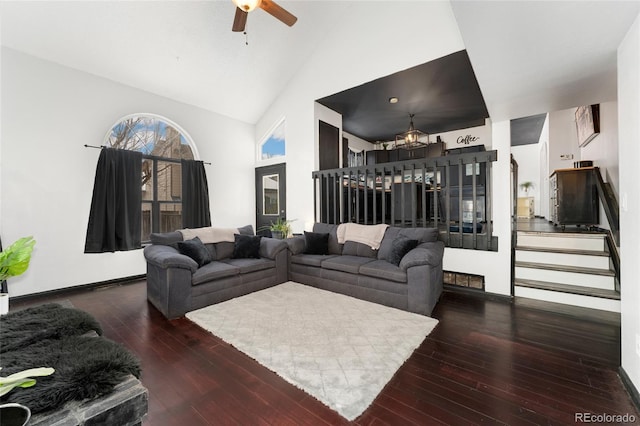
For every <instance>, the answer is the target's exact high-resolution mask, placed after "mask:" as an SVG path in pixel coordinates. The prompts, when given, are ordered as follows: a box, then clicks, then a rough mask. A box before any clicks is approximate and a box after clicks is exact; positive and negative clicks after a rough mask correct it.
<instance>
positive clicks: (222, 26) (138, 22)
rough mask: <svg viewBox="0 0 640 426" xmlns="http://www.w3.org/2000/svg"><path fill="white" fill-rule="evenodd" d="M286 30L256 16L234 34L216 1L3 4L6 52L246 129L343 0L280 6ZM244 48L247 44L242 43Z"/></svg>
mask: <svg viewBox="0 0 640 426" xmlns="http://www.w3.org/2000/svg"><path fill="white" fill-rule="evenodd" d="M278 4H280V5H281V6H283V7H285V8H287V9H288V10H289V11H290V12H291V13H293V14H295V15H296V16H297V17H298V19H299V21H298V23H297V24H296V25H294V26H293V27H291V28H290V27H287V26H286V25H284V24H282V23H281V22H280V21H278V20H276V19H275V18H273V17H272V16H271V15H268V14H267V13H266V12H264V11H262V10H260V9H256V10H255V11H253V12H251V13H250V15H249V17H248V22H247V27H246V30H247V35H246V36H245V35H244V34H242V33H233V32H231V26H232V23H233V18H234V14H235V5H234V4H233V3H232V2H231V0H219V1H185V0H182V1H138V2H130V1H68V2H58V1H35V2H26V1H15V2H12V1H2V2H0V14H1V17H2V28H1V31H2V39H1V41H2V45H4V46H7V47H10V48H13V49H16V50H20V51H23V52H25V53H28V54H31V55H33V56H37V57H40V58H43V59H47V60H50V61H53V62H56V63H59V64H62V65H65V66H69V67H72V68H75V69H79V70H82V71H85V72H88V73H91V74H95V75H98V76H101V77H105V78H108V79H111V80H114V81H117V82H120V83H124V84H126V85H130V86H134V87H137V88H140V89H143V90H146V91H149V92H152V93H155V94H158V95H162V96H165V97H168V98H171V99H174V100H178V101H181V102H185V103H187V104H191V105H195V106H199V107H202V108H205V109H207V110H210V111H214V112H218V113H221V114H223V115H227V116H230V117H233V118H236V119H239V120H242V121H246V122H249V123H254V122H256V121H257V120H258V119H259V118H260V116H261V115H262V113H263V112H264V110H265V109H266V108H267V107H268V106H269V105H270V104H271V102H273V100H274V99H275V97H276V96H277V95H278V93H279V92H280V91H281V90H282V89H283V88H284V87H285V85H286V84H287V82H288V81H289V79H291V77H292V76H293V75H294V74H295V73H296V71H297V70H298V68H299V67H300V65H301V64H302V63H304V61H305V60H306V59H307V58H308V57H309V55H311V54H312V53H313V49H314V46H315V45H316V44H317V43H318V42H319V40H320V39H321V38H322V37H323V35H324V34H325V33H327V32H328V31H331V28H333V25H335V24H336V22H338V21H339V18H340V17H341V15H340V14H341V13H342V12H346V11H348V9H349V6H350V5H349V4H348V3H344V2H320V1H295V2H288V1H282V2H278ZM247 42H248V44H246V43H247Z"/></svg>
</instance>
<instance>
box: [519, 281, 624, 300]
mask: <svg viewBox="0 0 640 426" xmlns="http://www.w3.org/2000/svg"><path fill="white" fill-rule="evenodd" d="M515 285H516V286H519V287H528V288H535V289H539V290H549V291H557V292H561V293H570V294H578V295H582V296H592V297H600V298H603V299H612V300H620V293H618V292H617V291H615V290H605V289H601V288H594V287H583V286H576V285H570V284H560V283H552V282H547V281H536V280H525V279H516V280H515Z"/></svg>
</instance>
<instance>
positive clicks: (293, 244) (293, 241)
mask: <svg viewBox="0 0 640 426" xmlns="http://www.w3.org/2000/svg"><path fill="white" fill-rule="evenodd" d="M285 242H286V243H287V246H288V247H289V252H290V253H291V254H300V253H302V252H303V251H304V246H305V242H304V235H297V236H295V237H292V238H287V239H286V240H285Z"/></svg>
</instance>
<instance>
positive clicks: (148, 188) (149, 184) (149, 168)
mask: <svg viewBox="0 0 640 426" xmlns="http://www.w3.org/2000/svg"><path fill="white" fill-rule="evenodd" d="M142 199H143V200H145V201H152V200H153V160H142Z"/></svg>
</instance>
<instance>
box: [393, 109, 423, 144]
mask: <svg viewBox="0 0 640 426" xmlns="http://www.w3.org/2000/svg"><path fill="white" fill-rule="evenodd" d="M414 116H415V114H409V130H407V131H406V132H404V133H401V134H399V135H396V148H406V149H411V148H419V147H421V146H425V145H427V144H428V143H429V135H428V134H426V133H424V132H421V131H420V130H418V129H416V128H415V126H414V125H413V117H414Z"/></svg>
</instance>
